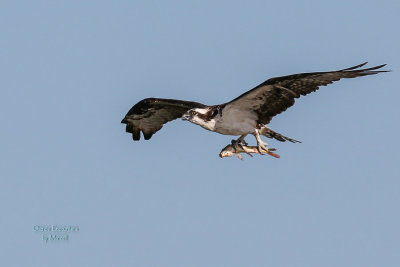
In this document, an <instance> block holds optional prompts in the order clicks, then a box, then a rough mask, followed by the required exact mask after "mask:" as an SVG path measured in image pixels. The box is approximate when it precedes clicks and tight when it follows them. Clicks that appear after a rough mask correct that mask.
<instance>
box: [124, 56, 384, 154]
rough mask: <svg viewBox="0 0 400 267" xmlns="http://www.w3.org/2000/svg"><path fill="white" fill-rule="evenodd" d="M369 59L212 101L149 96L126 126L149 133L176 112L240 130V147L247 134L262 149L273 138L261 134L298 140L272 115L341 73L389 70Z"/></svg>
mask: <svg viewBox="0 0 400 267" xmlns="http://www.w3.org/2000/svg"><path fill="white" fill-rule="evenodd" d="M365 64H367V62H365V63H363V64H360V65H357V66H354V67H350V68H346V69H341V70H337V71H328V72H310V73H299V74H294V75H288V76H282V77H276V78H271V79H269V80H267V81H265V82H263V83H261V84H260V85H258V86H256V87H255V88H253V89H251V90H250V91H247V92H245V93H243V94H242V95H240V96H238V97H237V98H235V99H233V100H232V101H229V102H227V103H223V104H219V105H213V106H207V105H204V104H201V103H197V102H192V101H184V100H177V99H163V98H146V99H143V100H141V101H139V102H138V103H137V104H135V105H134V106H133V107H132V108H131V109H130V110H129V111H128V113H127V114H126V116H125V117H124V118H123V120H122V121H121V123H124V124H126V132H128V133H131V134H132V137H133V140H135V141H138V140H140V135H141V132H142V133H143V136H144V139H145V140H148V139H150V138H151V137H152V136H153V134H154V133H156V132H157V131H158V130H160V129H161V128H162V127H163V125H164V124H165V123H167V122H169V121H172V120H175V119H177V118H182V120H186V121H190V122H192V123H194V124H197V125H200V126H201V127H203V128H204V129H206V130H209V131H212V132H217V133H220V134H224V135H233V136H239V138H238V139H236V140H232V145H233V146H234V147H238V146H241V145H247V143H246V141H245V140H244V138H245V137H246V136H247V135H248V134H252V135H254V137H255V138H256V141H257V148H258V151H259V153H260V154H262V152H263V151H268V144H267V143H265V142H264V141H263V140H261V137H260V136H266V137H268V138H273V139H276V140H279V141H281V142H285V141H290V142H293V143H297V142H299V141H297V140H295V139H292V138H289V137H286V136H284V135H282V134H279V133H277V132H275V131H273V130H271V129H270V128H268V127H267V126H266V125H267V124H268V123H269V122H270V121H271V120H272V118H273V117H274V116H276V115H278V114H280V113H282V112H284V111H285V110H286V109H287V108H289V107H291V106H293V105H294V102H295V99H296V98H299V97H300V96H305V95H307V94H309V93H312V92H315V91H316V90H318V89H319V87H320V86H325V85H328V84H331V83H333V82H335V81H338V80H340V79H342V78H355V77H359V76H366V75H373V74H377V73H381V72H388V71H387V70H378V69H380V68H382V67H384V66H386V64H384V65H379V66H375V67H372V68H364V69H363V68H362V67H363V66H364V65H365Z"/></svg>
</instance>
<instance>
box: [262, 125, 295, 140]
mask: <svg viewBox="0 0 400 267" xmlns="http://www.w3.org/2000/svg"><path fill="white" fill-rule="evenodd" d="M260 134H262V135H264V136H266V137H268V138H273V139H276V140H278V141H281V142H285V141H289V142H292V143H301V142H300V141H298V140H295V139H292V138H289V137H286V136H284V135H282V134H280V133H277V132H275V131H273V130H271V129H270V128H268V127H266V126H263V127H262V128H261V131H260Z"/></svg>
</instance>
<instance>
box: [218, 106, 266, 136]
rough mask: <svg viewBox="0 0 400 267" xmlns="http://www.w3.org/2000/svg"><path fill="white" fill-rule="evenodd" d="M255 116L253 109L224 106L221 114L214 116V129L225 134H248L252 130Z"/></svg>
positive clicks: (254, 124)
mask: <svg viewBox="0 0 400 267" xmlns="http://www.w3.org/2000/svg"><path fill="white" fill-rule="evenodd" d="M257 118H258V117H257V114H256V113H255V112H253V111H243V110H237V109H233V108H225V109H223V110H222V116H220V117H219V116H218V118H216V121H215V126H214V131H216V132H218V133H220V134H226V135H242V134H250V133H253V132H254V129H255V127H256V125H257Z"/></svg>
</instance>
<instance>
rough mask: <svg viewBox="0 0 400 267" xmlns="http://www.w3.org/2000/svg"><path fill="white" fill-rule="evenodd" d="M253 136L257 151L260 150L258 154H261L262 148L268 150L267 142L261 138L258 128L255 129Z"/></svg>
mask: <svg viewBox="0 0 400 267" xmlns="http://www.w3.org/2000/svg"><path fill="white" fill-rule="evenodd" d="M254 136H255V138H256V140H257V148H258V152H260V154H263V150H266V151H268V144H267V143H265V142H264V141H263V140H261V137H260V133H259V129H255V131H254Z"/></svg>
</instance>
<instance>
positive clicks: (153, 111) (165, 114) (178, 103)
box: [121, 98, 205, 141]
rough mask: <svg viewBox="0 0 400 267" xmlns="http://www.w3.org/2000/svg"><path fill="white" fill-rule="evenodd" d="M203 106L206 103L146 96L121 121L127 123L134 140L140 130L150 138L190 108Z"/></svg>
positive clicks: (145, 136)
mask: <svg viewBox="0 0 400 267" xmlns="http://www.w3.org/2000/svg"><path fill="white" fill-rule="evenodd" d="M203 107H205V105H203V104H201V103H197V102H190V101H184V100H176V99H162V98H146V99H143V100H141V101H139V102H138V103H137V104H136V105H134V106H133V107H132V108H131V109H130V110H129V111H128V113H127V114H126V115H125V118H124V119H123V120H122V121H121V123H125V124H126V132H128V133H132V137H133V140H135V141H137V140H139V139H140V132H143V136H144V139H145V140H148V139H150V138H151V136H152V135H153V134H154V133H155V132H157V131H158V130H160V129H161V128H162V127H163V125H164V124H165V123H167V122H169V121H172V120H175V119H177V118H180V117H181V116H182V115H183V114H184V113H185V112H186V111H188V110H189V109H192V108H203Z"/></svg>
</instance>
